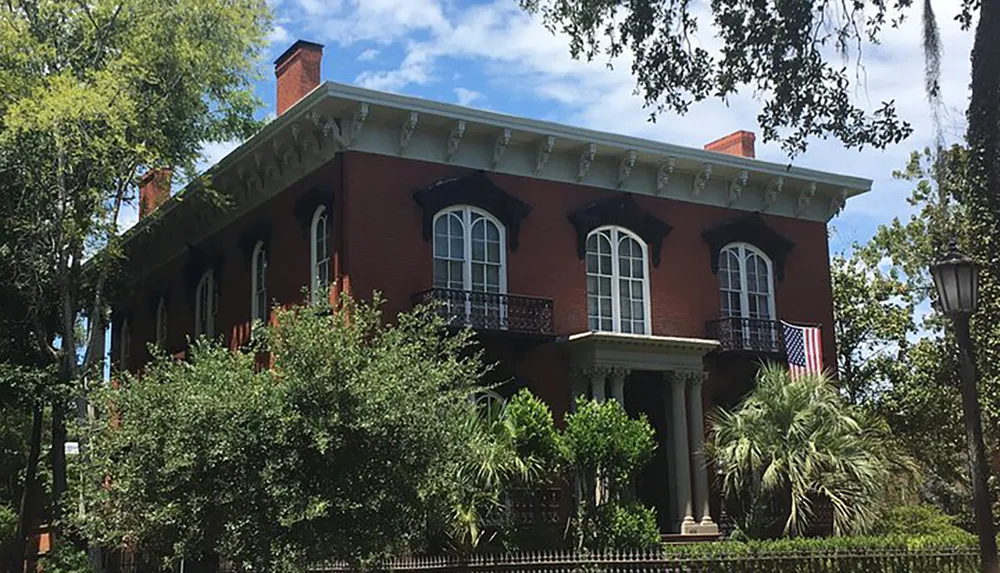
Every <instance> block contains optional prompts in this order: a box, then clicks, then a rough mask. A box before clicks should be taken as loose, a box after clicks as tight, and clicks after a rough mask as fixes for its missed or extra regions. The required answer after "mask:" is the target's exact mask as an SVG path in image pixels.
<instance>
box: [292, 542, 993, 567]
mask: <svg viewBox="0 0 1000 573" xmlns="http://www.w3.org/2000/svg"><path fill="white" fill-rule="evenodd" d="M713 545H716V546H718V545H723V544H713ZM368 570H370V571H392V572H396V573H418V572H435V573H476V572H481V573H570V572H581V573H582V572H588V573H598V572H600V573H849V572H850V573H853V572H857V573H862V572H864V573H869V572H871V573H883V572H884V573H889V572H893V573H896V572H898V573H904V572H905V573H976V572H978V571H979V556H978V552H977V551H976V550H975V548H971V547H970V548H955V549H943V548H926V549H869V550H866V549H817V550H794V551H791V550H789V551H773V552H767V553H751V552H749V551H748V552H746V553H744V552H740V551H732V552H724V551H711V550H710V551H704V550H700V551H699V550H698V549H692V550H690V551H685V550H683V549H677V550H670V551H662V552H661V551H655V552H621V553H603V554H580V553H569V552H565V553H564V552H528V553H506V554H497V555H482V556H473V557H469V558H465V559H461V558H455V557H420V558H411V559H395V560H392V561H385V562H381V563H378V564H376V565H374V566H372V567H371V568H368ZM311 571H312V572H313V573H345V572H348V571H352V569H351V567H349V566H348V565H346V564H329V565H324V566H321V567H316V568H313V569H312V570H311Z"/></svg>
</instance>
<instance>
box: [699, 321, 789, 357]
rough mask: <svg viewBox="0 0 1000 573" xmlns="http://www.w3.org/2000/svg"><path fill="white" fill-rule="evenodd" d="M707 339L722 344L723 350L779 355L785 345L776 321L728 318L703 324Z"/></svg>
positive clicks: (779, 324)
mask: <svg viewBox="0 0 1000 573" xmlns="http://www.w3.org/2000/svg"><path fill="white" fill-rule="evenodd" d="M705 330H706V331H707V334H708V337H709V338H715V339H716V340H718V341H719V343H720V344H722V349H723V350H736V351H744V352H761V353H769V354H780V353H782V352H784V350H785V345H784V342H783V337H782V334H781V323H780V322H778V321H777V320H769V319H761V318H743V317H740V316H729V317H725V318H720V319H717V320H711V321H709V322H708V323H706V324H705Z"/></svg>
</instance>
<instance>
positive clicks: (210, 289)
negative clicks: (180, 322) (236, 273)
mask: <svg viewBox="0 0 1000 573" xmlns="http://www.w3.org/2000/svg"><path fill="white" fill-rule="evenodd" d="M216 303H217V299H216V296H215V275H214V273H213V272H212V271H211V270H208V271H205V273H204V274H203V275H201V280H199V281H198V288H196V289H195V291H194V335H195V336H202V335H205V336H215V310H216Z"/></svg>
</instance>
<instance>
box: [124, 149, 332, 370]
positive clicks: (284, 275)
mask: <svg viewBox="0 0 1000 573" xmlns="http://www.w3.org/2000/svg"><path fill="white" fill-rule="evenodd" d="M340 166H341V161H340V160H339V159H337V160H334V161H331V162H329V163H327V164H326V165H324V166H323V167H321V168H319V169H317V170H316V171H314V172H313V173H311V174H309V175H307V176H306V177H304V178H302V179H301V180H299V181H298V182H297V183H296V184H295V185H294V186H292V187H291V188H289V189H287V190H285V192H283V193H280V194H278V195H277V196H276V197H274V198H272V199H271V200H269V201H267V202H266V203H264V204H263V205H260V206H259V207H257V208H256V209H254V210H253V211H251V212H249V213H247V214H245V215H244V216H242V217H240V219H239V220H237V221H236V222H235V223H233V224H232V225H230V226H229V227H228V228H226V229H223V230H222V231H220V232H218V233H216V234H215V235H213V236H212V237H210V238H209V239H207V240H206V241H205V242H204V243H203V245H206V246H208V248H209V249H210V250H211V252H213V253H215V252H219V253H221V254H222V255H223V256H224V262H223V265H222V268H221V272H220V273H219V274H218V275H217V277H216V279H217V280H219V281H220V283H219V288H220V292H219V306H218V309H217V313H216V315H215V333H216V335H218V336H222V337H223V338H224V340H225V342H226V344H227V345H229V346H230V347H231V348H238V347H239V346H241V345H242V344H244V343H246V342H247V341H248V340H249V334H250V261H249V254H248V253H245V252H244V251H243V250H242V249H241V248H240V246H239V240H240V236H241V234H242V233H243V232H244V231H245V230H246V229H247V228H248V227H250V226H251V225H253V224H254V223H256V222H258V221H259V220H261V219H270V220H272V221H273V222H274V230H273V232H272V233H271V236H270V240H269V244H268V259H267V265H268V266H267V271H268V272H267V296H268V300H269V301H277V303H278V304H280V305H284V306H288V305H292V304H295V303H298V302H301V301H302V300H303V294H302V289H303V288H304V287H308V285H309V253H310V252H309V237H308V230H307V232H306V234H303V232H302V229H301V227H300V225H299V221H298V220H297V219H296V218H295V217H294V215H293V212H294V209H295V205H296V202H297V201H298V200H299V198H300V197H301V196H302V195H303V194H304V193H305V192H306V191H309V190H311V189H314V188H318V189H321V190H324V191H329V193H331V194H332V195H334V197H335V199H334V219H336V216H337V213H336V212H337V209H338V203H339V195H340V193H339V188H340ZM339 228H340V226H339V225H337V224H336V223H335V224H334V225H333V226H332V228H331V256H332V258H333V263H334V267H336V264H337V255H338V252H337V248H338V245H339V238H338V236H337V234H338V231H339ZM187 260H188V256H187V254H186V253H185V254H182V255H181V256H179V257H177V258H175V259H174V260H172V261H170V262H169V263H168V264H167V265H165V266H163V267H162V268H160V269H159V270H158V271H157V272H155V273H153V274H151V275H149V276H147V277H145V278H144V279H143V280H141V281H139V283H138V284H137V285H136V287H135V288H134V289H133V293H134V295H133V297H132V298H131V300H130V301H129V303H128V305H127V311H128V313H129V316H130V328H131V338H132V347H131V350H130V365H129V366H130V368H132V369H134V368H135V367H136V366H139V365H141V364H143V363H145V362H146V361H148V360H149V352H148V351H147V344H148V343H149V342H151V341H153V340H154V335H155V333H154V330H155V328H156V306H155V301H154V303H153V305H150V304H149V302H148V300H149V296H150V294H149V293H153V292H157V291H160V290H163V289H169V293H170V294H169V296H170V298H169V304H168V306H167V315H168V318H167V344H166V348H167V350H168V352H170V353H171V354H174V353H177V352H180V351H182V350H183V349H184V348H185V347H186V342H185V341H186V337H187V336H190V335H191V334H192V333H193V332H194V296H193V293H192V292H190V291H191V290H192V289H193V288H194V285H188V284H186V283H185V281H184V278H183V275H182V270H183V268H184V265H185V263H186V262H187ZM331 283H332V277H331ZM115 331H116V332H120V329H118V328H116V329H115ZM119 344H120V340H119V336H118V335H117V334H116V335H115V336H113V337H112V358H113V360H115V361H117V360H118V357H119V356H120V351H119V348H118V345H119Z"/></svg>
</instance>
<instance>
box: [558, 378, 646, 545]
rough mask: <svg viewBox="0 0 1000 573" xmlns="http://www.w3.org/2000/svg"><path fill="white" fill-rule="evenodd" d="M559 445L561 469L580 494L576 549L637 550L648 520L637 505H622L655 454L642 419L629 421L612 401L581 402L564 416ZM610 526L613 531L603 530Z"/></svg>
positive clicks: (616, 403) (577, 510)
mask: <svg viewBox="0 0 1000 573" xmlns="http://www.w3.org/2000/svg"><path fill="white" fill-rule="evenodd" d="M560 442H561V446H562V447H561V450H562V455H563V459H564V463H565V467H566V469H567V470H568V473H569V476H571V477H572V479H573V480H574V482H575V484H576V487H577V491H578V493H579V499H578V501H577V506H576V516H575V518H574V525H575V527H574V530H575V533H576V538H577V540H576V544H577V548H578V549H583V548H586V549H598V548H610V549H617V548H623V547H617V546H615V545H613V544H614V543H617V542H618V541H621V542H622V543H627V544H628V545H627V546H628V547H632V546H634V545H633V544H640V545H641V544H642V543H643V541H642V540H643V532H644V531H646V530H645V529H644V527H645V526H646V525H648V522H647V521H646V518H647V517H648V515H647V514H646V513H644V512H643V513H641V515H640V513H639V512H638V509H636V507H637V506H631V505H630V506H629V508H625V507H623V506H621V504H622V502H623V501H625V494H626V491H627V486H628V485H629V483H630V482H631V480H632V477H633V475H634V474H635V472H636V471H637V470H638V469H639V468H641V467H642V466H643V464H645V463H646V462H648V461H649V460H650V459H651V458H652V456H653V452H654V450H655V449H656V432H655V430H654V429H653V427H652V426H651V425H650V424H649V422H648V421H647V420H646V418H645V417H642V418H639V419H638V420H634V419H631V418H629V417H628V414H627V413H626V412H625V410H624V409H623V408H622V407H621V405H620V404H619V403H618V402H617V401H616V400H607V401H605V402H596V401H594V400H585V399H583V398H580V399H577V401H576V411H575V412H573V413H571V414H569V415H568V416H566V427H565V429H564V430H563V432H562V434H561V436H560ZM632 510H634V511H632ZM648 511H650V512H651V511H652V510H648ZM623 512H624V513H623ZM655 521H656V520H655V517H654V518H653V523H654V524H655ZM612 526H613V527H616V528H618V529H617V530H616V531H617V532H612V531H609V530H608V529H607V528H608V527H612Z"/></svg>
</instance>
